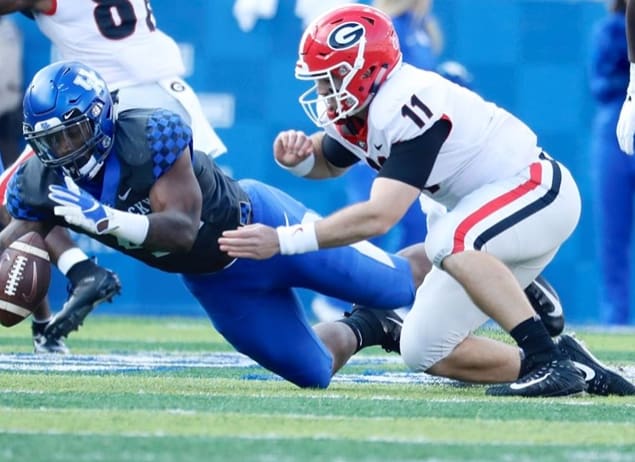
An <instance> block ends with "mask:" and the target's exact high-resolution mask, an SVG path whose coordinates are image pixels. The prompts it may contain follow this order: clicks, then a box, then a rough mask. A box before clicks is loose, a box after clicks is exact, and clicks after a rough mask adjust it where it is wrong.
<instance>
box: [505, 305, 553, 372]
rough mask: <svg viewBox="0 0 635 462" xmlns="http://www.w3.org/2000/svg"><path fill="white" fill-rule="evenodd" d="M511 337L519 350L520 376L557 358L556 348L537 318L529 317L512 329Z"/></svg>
mask: <svg viewBox="0 0 635 462" xmlns="http://www.w3.org/2000/svg"><path fill="white" fill-rule="evenodd" d="M509 335H511V336H512V337H513V338H514V340H516V343H517V344H518V346H519V347H520V348H521V350H522V352H523V355H521V362H520V374H519V377H523V376H524V375H525V374H527V373H528V372H529V371H530V370H532V369H533V368H534V367H535V365H536V364H539V363H544V362H547V361H551V360H553V359H556V358H557V357H558V348H557V347H556V344H555V343H554V342H553V340H552V339H551V336H550V335H549V332H547V329H546V328H545V326H544V324H543V323H542V321H541V320H540V318H539V317H538V316H534V317H531V318H529V319H526V320H525V321H523V322H521V323H520V324H518V325H517V326H516V327H514V328H513V329H512V330H511V331H510V333H509Z"/></svg>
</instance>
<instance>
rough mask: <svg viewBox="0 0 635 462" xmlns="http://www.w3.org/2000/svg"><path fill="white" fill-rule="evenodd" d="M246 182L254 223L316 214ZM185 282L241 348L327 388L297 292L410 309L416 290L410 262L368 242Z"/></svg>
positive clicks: (303, 383)
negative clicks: (302, 291) (311, 291)
mask: <svg viewBox="0 0 635 462" xmlns="http://www.w3.org/2000/svg"><path fill="white" fill-rule="evenodd" d="M240 183H241V185H242V186H243V188H244V189H245V190H246V191H247V193H248V194H249V196H250V199H251V204H252V211H253V219H252V222H254V223H264V224H267V225H269V226H274V227H275V226H280V225H284V224H286V223H287V220H288V223H289V224H297V223H300V222H302V220H303V218H304V217H306V216H311V215H312V214H313V212H311V211H310V210H308V209H307V208H306V207H305V206H304V205H303V204H301V203H299V202H298V201H296V200H295V199H293V198H292V197H291V196H289V195H287V194H285V193H283V192H282V191H280V190H278V189H275V188H273V187H270V186H267V185H264V184H263V183H259V182H257V181H252V180H243V181H241V182H240ZM183 278H184V281H185V283H186V285H187V287H188V288H189V290H190V291H191V292H192V294H193V295H194V296H195V297H196V299H197V300H198V301H199V302H200V303H201V305H202V306H203V308H204V309H205V311H206V312H207V314H208V316H209V318H210V319H211V321H212V323H213V325H214V327H215V328H216V329H217V330H218V332H219V333H220V334H221V335H223V337H224V338H225V339H226V340H227V341H228V342H229V343H231V344H232V346H233V347H234V348H236V350H237V351H239V352H241V353H243V354H245V355H247V356H249V357H250V358H252V359H254V360H255V361H256V362H258V363H259V364H260V365H262V366H263V367H265V368H267V369H269V370H271V371H273V372H275V373H276V374H278V375H280V376H281V377H283V378H285V379H286V380H289V381H290V382H293V383H295V384H296V385H298V386H300V387H319V388H325V387H327V386H328V385H329V383H330V380H331V373H332V357H331V354H330V352H329V351H328V350H327V349H326V347H325V346H324V345H323V343H322V342H321V340H320V339H319V338H318V337H317V336H316V335H315V333H314V332H313V330H312V328H311V326H310V325H309V322H308V320H307V318H306V316H305V312H304V309H303V308H302V306H301V305H300V302H299V299H298V298H297V297H296V295H295V293H294V291H293V290H292V288H294V287H302V288H307V289H311V290H314V291H317V292H321V293H323V294H326V295H330V296H334V297H337V298H341V299H343V300H346V301H348V302H351V303H359V304H363V305H370V306H375V307H381V308H386V309H391V308H398V307H401V306H405V305H410V304H411V303H412V302H413V300H414V293H415V287H414V284H413V281H412V273H411V271H410V266H409V264H408V262H407V261H406V260H405V259H403V258H401V257H397V256H393V255H389V254H387V253H385V252H384V251H382V250H380V249H379V248H377V247H375V246H373V245H372V244H370V243H367V242H366V243H363V244H362V245H359V246H357V245H356V246H345V247H339V248H333V249H326V250H320V251H317V252H310V253H306V254H300V255H291V256H281V255H277V256H275V257H273V258H271V259H268V260H250V259H238V260H237V261H235V262H234V263H233V264H232V265H230V266H229V267H228V268H226V269H224V270H222V271H220V272H217V273H213V274H207V275H184V276H183Z"/></svg>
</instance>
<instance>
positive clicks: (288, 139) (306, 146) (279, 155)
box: [273, 130, 313, 168]
mask: <svg viewBox="0 0 635 462" xmlns="http://www.w3.org/2000/svg"><path fill="white" fill-rule="evenodd" d="M312 155H313V143H312V142H311V138H310V137H309V136H308V135H307V134H306V133H304V132H301V131H298V130H287V131H284V132H280V133H278V136H276V139H275V140H274V142H273V156H274V158H275V159H276V162H278V163H279V164H280V165H281V166H283V167H287V168H291V167H294V166H295V165H298V164H299V163H300V162H302V161H303V160H305V159H306V158H307V157H310V156H312Z"/></svg>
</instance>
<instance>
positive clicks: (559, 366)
mask: <svg viewBox="0 0 635 462" xmlns="http://www.w3.org/2000/svg"><path fill="white" fill-rule="evenodd" d="M585 390H586V382H585V381H584V376H583V375H582V374H581V373H580V371H579V370H578V369H577V368H576V367H575V365H574V364H573V363H572V362H571V361H570V360H569V359H559V358H558V359H553V360H551V361H549V362H546V363H542V364H538V365H537V366H536V367H535V368H534V369H533V370H531V371H529V372H528V373H527V374H526V375H525V376H523V377H521V378H520V379H518V380H516V381H515V382H512V383H504V384H500V385H492V386H491V387H489V388H488V389H487V391H486V394H488V395H490V396H523V397H527V398H533V397H549V396H568V395H573V394H577V393H581V392H583V391H585Z"/></svg>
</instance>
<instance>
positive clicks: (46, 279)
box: [0, 231, 51, 327]
mask: <svg viewBox="0 0 635 462" xmlns="http://www.w3.org/2000/svg"><path fill="white" fill-rule="evenodd" d="M50 283H51V265H50V259H49V254H48V252H47V250H46V245H45V244H44V239H43V238H42V236H40V235H39V234H38V233H36V232H35V231H31V232H29V233H27V234H25V235H24V236H22V237H21V238H19V239H18V240H16V241H15V242H13V243H12V244H11V245H10V246H9V247H7V248H6V249H5V250H4V252H2V254H0V324H2V325H3V326H5V327H10V326H14V325H16V324H17V323H19V322H20V321H22V320H23V319H25V318H26V317H28V316H29V315H30V314H31V312H32V311H33V310H34V309H35V308H37V306H38V305H39V304H40V302H41V301H42V300H43V299H44V297H45V296H46V293H47V291H48V288H49V284H50Z"/></svg>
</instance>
